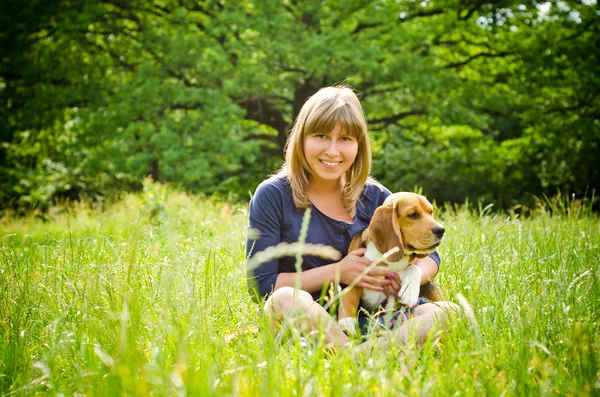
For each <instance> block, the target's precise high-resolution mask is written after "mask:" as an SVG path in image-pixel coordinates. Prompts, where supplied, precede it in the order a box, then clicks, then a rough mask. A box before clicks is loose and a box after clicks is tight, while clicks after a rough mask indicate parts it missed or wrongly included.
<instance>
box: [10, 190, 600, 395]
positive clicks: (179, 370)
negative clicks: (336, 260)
mask: <svg viewBox="0 0 600 397" xmlns="http://www.w3.org/2000/svg"><path fill="white" fill-rule="evenodd" d="M53 211H54V212H53V213H52V215H51V217H50V220H48V221H41V220H39V219H37V218H35V217H29V218H19V219H16V218H13V217H10V216H8V215H6V216H5V217H4V218H2V220H1V221H0V229H1V230H2V232H1V235H0V239H1V240H0V241H1V243H0V332H1V338H0V394H8V395H32V394H51V395H52V394H53V395H56V394H64V395H73V394H76V393H79V394H87V395H124V394H129V395H149V394H158V395H180V394H191V395H286V396H288V395H298V396H299V395H333V396H337V395H380V394H382V395H396V396H397V395H436V396H437V395H455V394H461V395H492V396H493V395H531V394H542V395H550V394H563V395H597V394H598V393H600V365H599V363H598V360H599V359H598V353H599V352H600V332H599V331H600V324H599V321H600V288H599V287H600V286H599V282H598V278H599V275H600V272H599V270H600V220H599V219H598V217H597V216H596V215H594V214H591V213H590V211H589V210H587V209H586V208H583V209H579V210H578V211H572V210H571V211H560V210H556V211H545V212H544V211H538V212H537V213H533V214H532V215H531V216H530V217H528V218H527V219H520V218H519V217H517V216H514V215H513V216H509V215H498V214H491V213H490V212H489V211H488V210H486V209H474V208H468V207H456V208H452V207H446V208H445V209H444V210H443V211H441V214H440V216H439V217H440V218H441V220H442V222H443V223H444V225H445V226H446V229H447V237H446V240H445V243H444V245H442V247H441V248H440V252H441V255H442V257H443V263H442V268H441V271H440V273H439V275H438V276H437V279H438V281H439V282H440V284H441V285H442V288H443V289H444V291H445V294H446V295H447V297H448V298H449V299H450V300H453V301H455V302H458V303H460V304H462V305H463V307H464V308H465V310H463V312H464V313H465V314H464V315H462V316H461V317H458V318H455V319H453V321H452V322H451V324H450V326H449V329H448V330H447V331H446V332H444V334H443V335H442V336H441V345H440V346H434V344H433V343H431V342H429V343H427V344H425V346H423V347H422V348H419V349H417V348H411V349H408V350H406V351H405V352H404V354H397V353H398V352H397V350H396V349H391V350H390V351H388V352H382V351H377V352H376V353H375V354H373V355H366V354H360V353H358V352H357V351H356V350H352V349H350V350H348V351H341V352H338V353H337V354H331V352H330V351H328V350H327V349H325V348H324V342H323V339H322V336H321V337H319V336H318V335H317V336H316V337H315V338H314V339H308V340H307V339H304V338H301V337H298V336H297V335H294V334H293V332H292V334H291V335H290V336H289V337H288V338H285V339H282V338H281V337H280V336H278V335H273V334H272V333H271V332H270V331H269V328H268V327H267V326H266V325H265V322H264V319H263V318H262V316H261V315H260V310H259V305H257V304H255V303H254V302H252V300H251V299H250V296H249V295H248V294H247V292H246V280H245V269H244V261H245V257H244V246H245V237H246V227H247V214H246V209H245V207H240V208H237V207H231V206H229V205H227V204H224V203H221V202H219V201H217V200H209V199H201V198H198V197H192V196H188V195H185V194H182V193H177V192H172V191H169V189H168V188H166V187H164V186H161V185H158V184H148V186H147V189H146V191H145V193H144V194H142V195H137V196H134V195H132V196H127V197H126V198H125V199H124V200H122V201H120V202H118V203H114V204H112V205H110V206H108V207H107V208H106V209H104V210H101V209H90V206H89V205H88V206H86V205H70V206H65V207H62V208H56V209H53Z"/></svg>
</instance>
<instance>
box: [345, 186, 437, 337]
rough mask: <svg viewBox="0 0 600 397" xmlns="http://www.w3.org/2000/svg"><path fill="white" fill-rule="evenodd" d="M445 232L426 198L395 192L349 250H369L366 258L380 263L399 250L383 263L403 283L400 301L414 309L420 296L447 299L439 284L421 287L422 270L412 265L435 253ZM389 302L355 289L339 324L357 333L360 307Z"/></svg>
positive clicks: (377, 294)
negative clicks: (396, 274) (391, 251)
mask: <svg viewBox="0 0 600 397" xmlns="http://www.w3.org/2000/svg"><path fill="white" fill-rule="evenodd" d="M444 232H445V229H444V227H443V226H442V225H441V224H439V223H438V222H437V221H436V220H434V219H433V206H432V205H431V203H429V201H428V200H427V199H426V198H425V197H423V196H421V195H420V194H416V193H408V192H400V193H394V194H392V195H390V196H389V197H388V198H387V199H386V200H385V201H384V203H383V205H381V206H380V207H379V208H377V209H376V210H375V214H374V215H373V218H372V219H371V222H370V223H369V226H368V228H367V229H365V230H364V231H363V232H362V233H359V234H357V235H356V236H354V238H353V239H352V242H351V243H350V248H349V250H348V251H349V252H350V251H352V250H355V249H357V248H361V247H366V248H367V250H366V252H365V257H366V258H367V259H370V260H371V261H376V260H379V259H380V258H381V256H382V255H383V254H384V253H386V252H387V251H389V250H391V249H392V248H394V247H398V248H399V251H398V252H396V253H394V254H392V255H390V256H389V257H388V258H387V259H384V260H383V262H385V263H386V264H387V265H388V267H386V269H389V270H390V271H393V272H396V273H398V275H399V276H400V279H401V280H402V286H401V287H400V292H399V293H398V300H399V302H400V303H401V304H403V305H405V306H407V307H412V306H414V305H416V304H417V301H418V298H419V297H420V296H422V297H424V298H426V299H429V300H431V301H434V302H435V301H441V300H443V297H442V293H441V290H440V288H439V286H438V285H437V283H435V282H434V281H429V282H428V283H426V284H424V285H423V286H421V269H420V268H419V267H418V266H411V265H412V264H414V263H415V261H416V260H417V258H424V257H426V256H427V255H429V254H430V253H432V252H433V251H434V250H435V249H436V248H437V247H438V246H439V245H440V243H441V242H442V238H443V237H444ZM385 300H386V295H385V293H383V292H379V291H373V290H368V289H363V288H360V287H353V288H352V289H351V290H350V291H348V292H347V293H346V294H345V295H344V296H342V299H341V302H340V306H339V308H338V322H339V324H340V325H341V327H342V328H343V329H344V330H346V331H347V332H349V333H352V334H354V333H355V326H356V322H357V315H358V307H359V304H360V303H362V306H363V307H364V308H365V309H367V310H369V311H373V310H374V309H376V308H377V307H379V305H381V304H382V303H383V302H384V301H385Z"/></svg>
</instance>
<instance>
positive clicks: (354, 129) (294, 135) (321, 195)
mask: <svg viewBox="0 0 600 397" xmlns="http://www.w3.org/2000/svg"><path fill="white" fill-rule="evenodd" d="M285 160H286V161H285V164H284V165H283V167H282V169H281V171H280V172H279V173H278V174H276V175H274V176H272V177H271V178H269V179H267V180H266V181H264V182H263V183H261V184H260V185H259V186H258V188H257V190H256V192H255V194H254V196H253V198H252V200H251V203H250V227H251V228H252V229H256V230H257V231H258V232H259V237H258V238H256V239H255V240H252V239H249V240H248V243H247V247H246V254H247V256H248V257H251V256H252V255H254V254H255V253H256V252H260V251H262V250H264V249H266V248H268V247H271V246H275V245H277V244H279V243H280V242H288V243H293V242H297V241H298V238H299V236H300V228H301V225H302V219H303V217H304V210H306V209H307V208H309V207H311V208H312V212H311V218H310V223H309V227H308V233H307V235H306V242H307V243H314V244H324V245H328V246H331V247H333V248H335V249H337V250H338V251H339V252H340V253H342V256H343V259H341V260H340V261H339V262H335V263H330V262H328V261H327V260H326V259H322V258H319V257H315V256H304V257H303V258H302V272H301V273H300V274H299V275H298V274H297V273H296V269H295V263H296V259H295V257H284V258H280V259H274V260H272V261H270V262H267V263H263V264H261V265H260V266H258V267H257V268H256V269H249V270H248V277H249V288H250V291H251V292H252V293H253V294H254V295H255V296H259V297H262V298H263V299H265V298H266V302H265V305H264V311H265V314H266V315H267V316H268V317H269V318H270V319H271V320H272V321H273V322H279V321H282V320H284V319H293V320H294V324H296V325H297V326H298V327H300V328H302V329H303V331H304V332H310V331H314V330H317V329H318V328H319V326H320V325H321V326H322V327H323V330H324V332H325V337H326V341H327V343H329V344H331V345H333V346H336V347H343V346H345V345H346V344H347V343H348V337H347V336H346V334H345V333H344V332H343V331H342V329H341V328H340V327H339V325H338V324H337V323H336V321H335V320H334V319H333V318H332V317H331V316H330V315H329V313H328V312H327V311H326V310H325V309H324V308H323V307H322V306H321V305H320V304H319V303H322V302H320V300H319V297H320V296H321V295H322V294H321V292H322V291H323V290H324V288H327V286H328V285H329V283H330V282H332V281H334V280H335V278H336V274H339V282H340V283H341V284H346V285H349V284H350V283H351V282H352V281H353V280H354V279H355V278H356V277H358V276H359V275H360V274H362V273H363V271H364V270H365V269H366V268H367V267H368V266H369V265H370V264H371V261H369V260H367V259H366V258H365V257H364V256H363V255H364V249H357V250H355V251H352V252H348V247H349V245H350V241H351V239H352V237H353V236H354V235H355V234H357V233H359V232H361V231H362V230H363V229H365V228H366V227H367V226H368V224H369V221H370V220H371V218H372V216H373V213H374V212H375V209H376V208H377V207H378V206H380V205H381V204H382V203H383V201H384V200H385V198H386V197H387V196H388V195H390V192H389V190H387V189H386V188H384V187H383V186H381V185H380V184H378V183H376V182H375V181H374V180H372V179H370V178H368V175H369V172H370V167H371V149H370V144H369V138H368V133H367V125H366V121H365V117H364V114H363V110H362V107H361V105H360V102H359V100H358V98H357V96H356V95H355V94H354V92H353V91H352V90H351V89H349V88H347V87H343V86H335V87H327V88H323V89H321V90H320V91H319V92H317V93H316V94H314V95H313V96H312V97H311V98H309V99H308V100H307V102H306V103H305V104H304V106H303V107H302V109H301V110H300V114H299V115H298V118H297V119H296V122H295V123H294V126H293V128H292V131H291V134H290V136H289V137H288V142H287V147H286V156H285ZM439 262H440V259H439V256H438V255H437V252H436V253H433V254H432V255H431V256H430V257H427V258H423V259H420V260H419V261H418V262H417V266H419V267H420V268H421V271H422V274H423V279H422V283H425V282H427V281H428V280H430V279H431V278H433V277H434V276H435V274H436V273H437V271H438V268H439ZM336 272H337V273H336ZM298 277H299V280H300V286H301V290H299V291H297V292H296V293H294V283H295V282H296V280H297V279H298ZM382 277H383V278H382ZM356 285H358V286H359V287H363V288H367V289H372V290H377V291H385V293H386V294H387V295H388V296H391V295H397V293H398V291H399V290H400V280H399V278H398V276H397V275H396V274H395V273H390V272H389V271H386V270H385V268H381V267H376V268H373V269H370V270H369V271H368V273H367V274H366V275H365V276H364V277H362V278H361V279H360V280H359V281H358V283H357V284H356ZM412 313H413V316H412V318H410V319H407V321H404V322H401V321H396V322H395V329H394V332H395V334H396V336H397V339H398V340H399V341H400V343H407V342H408V331H409V330H410V329H414V330H415V331H416V333H417V337H418V339H419V340H421V341H422V340H424V339H425V338H426V337H427V334H428V332H429V331H430V330H431V329H432V327H433V326H434V320H436V318H437V319H442V320H443V319H444V318H445V313H444V311H443V310H442V309H441V306H438V305H437V304H436V305H433V304H431V303H425V304H421V305H418V306H417V307H415V308H413V310H412ZM400 323H401V324H400Z"/></svg>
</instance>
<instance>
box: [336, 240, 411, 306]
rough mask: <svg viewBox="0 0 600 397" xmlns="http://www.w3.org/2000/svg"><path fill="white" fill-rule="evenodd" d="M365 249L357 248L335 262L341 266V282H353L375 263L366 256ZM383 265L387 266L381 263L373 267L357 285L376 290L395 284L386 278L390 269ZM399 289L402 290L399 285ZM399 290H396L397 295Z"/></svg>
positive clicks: (347, 283) (337, 265)
mask: <svg viewBox="0 0 600 397" xmlns="http://www.w3.org/2000/svg"><path fill="white" fill-rule="evenodd" d="M365 251H366V249H365V248H359V249H356V250H354V251H352V252H349V253H348V255H346V257H344V258H343V259H342V260H341V261H339V262H338V263H335V264H334V266H336V267H339V272H340V283H342V284H346V285H350V284H352V283H353V282H354V280H355V279H356V278H357V277H360V275H361V274H362V273H363V272H364V271H365V269H366V268H368V267H369V266H370V265H371V264H372V263H373V262H372V261H370V260H368V259H367V258H365V256H364V255H365ZM381 265H384V266H387V265H386V264H385V263H381V264H379V265H378V266H376V267H374V268H372V269H371V270H369V271H368V272H367V273H366V274H365V275H364V276H362V278H361V279H360V280H358V282H357V283H356V284H355V285H356V286H357V287H362V288H367V289H371V290H374V291H384V287H388V286H392V285H394V284H393V280H391V279H387V278H385V277H386V276H389V275H390V271H389V270H386V269H385V267H383V266H381ZM398 281H399V280H398ZM393 290H395V287H394V288H393V289H392V290H391V291H392V292H393ZM398 291H400V287H399V286H398ZM398 291H396V295H397V294H398Z"/></svg>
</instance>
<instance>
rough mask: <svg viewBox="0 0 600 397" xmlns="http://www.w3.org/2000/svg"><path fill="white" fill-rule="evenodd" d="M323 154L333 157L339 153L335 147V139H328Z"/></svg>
mask: <svg viewBox="0 0 600 397" xmlns="http://www.w3.org/2000/svg"><path fill="white" fill-rule="evenodd" d="M325 154H326V155H328V156H330V157H334V156H337V155H338V154H339V150H338V149H337V146H336V142H335V139H331V140H329V145H327V150H325Z"/></svg>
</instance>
